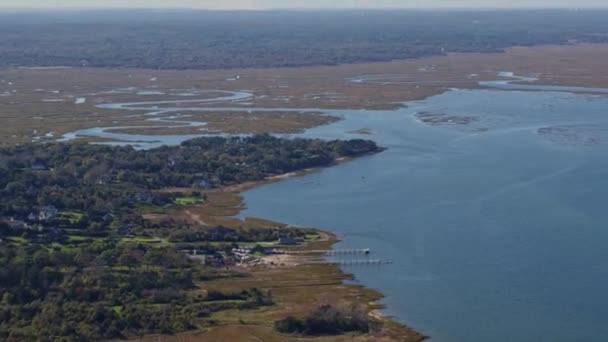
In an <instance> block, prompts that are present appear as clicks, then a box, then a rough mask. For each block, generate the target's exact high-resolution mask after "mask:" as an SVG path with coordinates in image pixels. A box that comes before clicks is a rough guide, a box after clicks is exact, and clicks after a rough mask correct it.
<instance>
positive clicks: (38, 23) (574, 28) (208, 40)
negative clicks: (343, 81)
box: [0, 10, 608, 69]
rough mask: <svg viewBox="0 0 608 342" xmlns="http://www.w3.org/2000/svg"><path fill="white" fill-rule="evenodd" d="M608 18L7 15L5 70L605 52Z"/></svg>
mask: <svg viewBox="0 0 608 342" xmlns="http://www.w3.org/2000/svg"><path fill="white" fill-rule="evenodd" d="M606 17H608V11H606V10H580V11H571V10H543V11H541V10H532V11H523V10H518V11H355V10H353V11H340V12H332V11H324V12H307V11H274V12H207V11H188V12H184V11H163V12H162V13H161V12H157V11H123V12H112V11H106V12H76V13H74V12H50V13H44V12H37V13H19V12H15V13H4V14H0V66H4V67H7V66H91V67H133V68H153V69H215V68H245V67H264V68H269V67H288V66H306V65H335V64H343V63H354V62H375V61H389V60H393V59H405V58H419V57H425V56H430V55H441V54H445V53H449V52H496V51H501V50H503V49H504V48H506V47H511V46H531V45H539V44H563V43H567V42H569V41H572V40H576V41H583V42H606V41H607V40H608V36H607V35H606V34H607V33H608V21H607V20H606V19H605V18H606Z"/></svg>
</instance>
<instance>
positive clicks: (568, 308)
mask: <svg viewBox="0 0 608 342" xmlns="http://www.w3.org/2000/svg"><path fill="white" fill-rule="evenodd" d="M407 105H408V107H407V108H403V109H400V110H397V111H374V112H366V111H347V110H346V111H340V112H339V113H341V114H342V115H343V117H344V120H342V121H340V122H338V123H335V124H332V125H328V126H323V127H319V128H316V129H313V130H311V131H309V132H307V133H306V134H305V136H309V137H322V138H355V137H357V138H360V137H361V135H356V134H353V133H349V132H352V131H354V130H358V129H361V128H368V129H370V130H372V131H373V135H371V136H369V138H370V139H373V140H375V141H377V142H378V143H379V144H381V145H383V146H385V147H388V150H387V151H385V152H383V153H381V154H377V155H374V156H369V157H364V158H361V159H358V160H355V161H352V162H349V163H346V164H342V165H338V166H335V167H331V168H327V169H322V170H319V171H318V172H315V173H312V174H309V175H307V176H305V177H299V178H291V179H288V180H285V181H282V182H279V183H274V184H270V185H266V186H263V187H259V188H255V189H253V190H250V191H248V192H246V193H245V194H244V196H245V200H246V204H247V206H248V209H247V210H246V211H245V212H244V213H243V214H242V215H243V216H256V217H264V218H269V219H274V220H278V221H282V222H287V223H290V224H294V225H300V226H312V227H319V228H323V229H327V230H330V231H333V232H336V233H337V234H338V235H339V236H340V237H341V238H342V239H343V241H342V242H341V243H340V244H339V245H338V248H349V247H352V248H364V247H365V248H367V247H369V248H371V249H372V250H373V252H374V255H373V257H374V258H379V259H383V260H391V261H393V262H394V263H393V264H390V265H382V266H376V267H351V268H346V270H347V271H348V272H353V273H354V274H355V276H356V279H357V281H358V282H360V283H362V284H364V285H366V286H369V287H372V288H375V289H378V290H380V291H381V292H382V293H383V294H385V295H386V296H387V297H386V298H385V299H384V300H383V302H384V303H385V304H386V305H387V309H386V313H388V314H390V315H394V316H395V317H396V318H397V319H398V320H400V321H401V322H403V323H406V324H408V325H410V326H412V327H413V328H415V329H418V330H420V331H421V332H423V333H425V334H428V335H430V336H431V337H432V340H433V341H440V342H444V341H497V342H500V341H582V340H584V341H604V340H606V336H608V325H606V324H604V320H605V317H607V316H608V296H607V295H606V294H605V289H606V288H607V286H608V248H607V244H608V227H606V222H608V210H606V209H605V208H606V203H607V202H608V201H607V200H608V158H606V156H607V153H606V152H608V125H607V124H608V116H607V115H608V97H601V96H593V95H574V94H568V93H559V92H525V91H503V90H455V91H450V92H447V93H445V94H442V95H438V96H434V97H431V98H429V99H427V100H424V101H419V102H414V103H408V104H407ZM420 112H427V113H433V114H444V115H446V116H467V117H472V118H474V119H475V120H473V122H472V123H471V124H469V125H456V124H453V125H451V124H450V125H436V126H432V125H427V124H424V123H421V122H419V121H417V120H416V117H415V114H416V113H420Z"/></svg>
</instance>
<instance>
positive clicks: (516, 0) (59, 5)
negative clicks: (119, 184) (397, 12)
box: [0, 0, 608, 10]
mask: <svg viewBox="0 0 608 342" xmlns="http://www.w3.org/2000/svg"><path fill="white" fill-rule="evenodd" d="M599 7H608V3H606V1H605V0H579V1H574V0H555V1H547V0H511V1H509V2H508V3H507V2H506V1H504V0H427V1H424V2H421V1H411V0H376V1H373V0H335V1H332V2H331V3H328V1H326V0H307V1H303V0H292V1H280V0H226V1H223V2H222V3H220V4H218V2H217V1H216V0H198V1H197V0H174V1H168V0H148V1H142V0H132V1H124V0H122V1H121V0H106V1H103V3H100V2H97V1H90V0H55V1H53V0H22V1H20V3H19V4H18V5H15V1H14V0H0V8H1V9H70V8H74V9H82V8H85V9H106V8H114V9H129V8H133V9H136V8H139V9H142V8H175V9H179V8H195V9H210V10H239V9H240V10H270V9H356V8H366V9H389V8H403V9H442V8H443V9H446V8H500V9H517V8H599Z"/></svg>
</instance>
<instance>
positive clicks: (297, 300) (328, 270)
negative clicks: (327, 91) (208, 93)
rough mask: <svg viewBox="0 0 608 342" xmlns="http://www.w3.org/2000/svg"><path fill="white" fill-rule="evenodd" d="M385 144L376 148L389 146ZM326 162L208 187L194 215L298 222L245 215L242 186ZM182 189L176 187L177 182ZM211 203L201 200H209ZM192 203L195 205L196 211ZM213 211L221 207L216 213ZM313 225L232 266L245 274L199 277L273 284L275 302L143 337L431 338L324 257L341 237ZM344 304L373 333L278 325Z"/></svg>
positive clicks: (200, 340) (328, 341)
mask: <svg viewBox="0 0 608 342" xmlns="http://www.w3.org/2000/svg"><path fill="white" fill-rule="evenodd" d="M382 151H384V149H380V150H379V151H377V152H376V153H379V152H382ZM368 155H371V153H370V154H365V155H362V156H358V157H356V158H340V159H338V160H336V162H335V163H334V164H332V165H329V166H326V167H332V166H335V165H338V164H342V163H347V162H349V161H351V160H354V159H358V158H361V157H365V156H368ZM319 169H320V168H310V169H305V170H301V171H297V172H289V173H285V174H280V175H275V176H272V177H268V178H266V179H265V180H261V181H256V182H247V183H243V184H238V185H232V186H227V187H223V188H218V189H213V190H208V191H207V195H208V197H209V198H210V202H216V203H215V204H216V205H217V207H214V204H209V203H208V204H206V205H209V206H210V207H208V208H207V209H205V210H206V211H205V210H203V211H200V212H198V213H197V212H194V211H195V209H193V208H186V209H185V211H188V212H189V214H190V215H192V216H196V217H197V219H201V217H202V221H204V222H206V223H210V224H218V223H219V224H226V225H231V226H234V227H240V228H241V229H248V228H251V227H280V228H281V229H295V228H296V227H291V226H289V224H288V223H284V222H282V223H279V222H274V221H270V220H267V219H264V218H258V217H246V218H245V217H239V216H238V215H239V214H240V212H241V211H242V209H244V208H245V205H246V203H244V199H243V196H242V193H243V192H245V191H247V190H250V189H252V188H255V187H258V186H263V185H267V184H270V183H274V182H279V181H281V180H284V179H288V178H291V177H299V176H304V175H306V174H309V173H311V172H315V171H317V170H319ZM173 190H175V189H173ZM203 206H205V205H202V206H201V207H203ZM190 211H193V212H190ZM214 213H217V216H215V214H214ZM199 214H200V216H199ZM312 229H314V232H315V233H316V234H317V235H318V238H315V239H311V240H308V239H307V240H306V241H305V242H304V243H302V244H299V245H296V246H285V250H287V251H289V252H292V253H288V254H280V255H276V257H277V258H275V259H272V257H275V255H271V256H270V258H269V259H268V260H266V261H262V262H260V263H256V264H254V265H236V266H231V267H230V269H232V270H233V271H236V272H237V273H240V274H244V275H246V276H244V277H239V278H232V279H221V280H218V281H212V282H205V283H202V284H200V287H201V288H204V289H205V290H223V291H234V292H238V291H241V290H243V289H247V288H259V289H261V290H265V291H271V292H272V294H273V300H274V301H275V304H274V305H273V306H272V307H269V308H265V309H262V310H256V311H253V312H249V311H241V310H234V311H227V312H220V313H217V314H214V315H212V316H211V317H209V320H208V322H212V324H210V325H207V324H205V327H204V328H202V329H199V330H194V331H190V332H185V333H182V334H177V335H175V336H160V335H154V336H146V337H144V338H142V339H140V341H144V342H152V341H154V342H156V341H159V340H160V341H166V342H178V341H179V342H182V341H187V342H212V341H218V340H222V339H223V338H225V337H226V336H229V337H230V341H234V342H239V341H250V340H251V337H252V336H255V337H257V338H259V339H260V340H264V341H319V342H346V341H360V342H371V341H374V342H375V341H380V342H395V341H400V342H421V341H424V340H426V339H427V336H425V335H424V334H422V333H420V332H418V331H416V330H414V329H412V328H410V327H408V326H407V325H406V324H404V323H401V322H398V321H397V320H395V319H394V318H393V317H391V316H388V315H385V314H383V313H382V310H383V309H384V308H385V307H386V306H385V305H384V304H382V303H380V302H379V301H380V300H381V299H383V298H384V295H383V294H382V293H381V292H379V291H378V290H376V289H372V288H368V287H365V286H363V285H359V284H353V283H349V281H352V280H354V275H353V274H350V273H348V272H346V271H345V270H344V269H342V268H341V267H340V266H339V265H337V264H331V263H324V262H319V261H322V260H323V259H324V254H325V253H324V252H321V251H329V250H331V249H332V248H333V246H334V245H335V244H336V243H338V242H339V241H340V240H339V238H338V236H337V235H336V234H334V233H333V232H331V231H326V230H321V229H317V228H312ZM326 304H329V305H334V306H338V307H353V306H354V307H358V308H360V309H362V310H364V312H366V313H367V315H368V318H369V320H370V326H371V327H372V329H371V330H370V332H369V333H346V334H342V335H335V336H312V337H311V336H300V335H284V334H281V333H279V332H277V331H276V330H274V328H273V323H274V322H275V321H277V320H280V319H283V318H285V317H287V316H296V317H301V316H305V315H307V314H309V313H310V312H311V311H312V310H314V309H315V308H317V307H319V306H322V305H326Z"/></svg>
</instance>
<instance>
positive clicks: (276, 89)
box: [0, 44, 608, 144]
mask: <svg viewBox="0 0 608 342" xmlns="http://www.w3.org/2000/svg"><path fill="white" fill-rule="evenodd" d="M607 55H608V45H590V44H580V45H565V46H543V47H532V48H527V47H526V48H523V47H520V48H512V49H509V50H508V51H507V52H506V53H496V54H464V53H459V54H451V55H449V56H438V57H430V58H422V59H411V60H402V61H393V62H384V63H367V64H351V65H341V66H321V67H305V68H282V69H246V70H210V71H200V70H194V71H193V70H187V71H175V70H139V69H138V70H133V69H53V70H32V69H4V70H0V80H4V81H5V82H4V83H0V94H3V93H5V92H9V93H10V94H11V95H10V96H0V118H1V119H2V122H3V123H4V125H2V127H0V143H4V144H13V143H19V142H26V141H31V139H32V136H33V131H34V130H38V132H39V134H40V133H42V134H46V133H47V132H49V131H53V132H55V133H56V134H55V135H60V134H63V133H65V132H68V131H73V130H75V129H78V128H84V127H95V126H100V125H103V126H117V125H126V124H129V125H130V124H141V122H142V118H132V117H127V116H129V115H131V114H133V113H132V112H130V113H123V112H112V111H104V110H100V109H97V108H96V107H95V104H97V103H102V102H109V101H113V102H116V101H146V100H156V99H165V98H174V96H173V97H172V96H156V95H155V96H137V95H133V94H128V95H125V94H112V95H108V94H100V95H90V94H92V93H99V92H101V91H108V90H111V89H116V88H124V87H130V86H134V87H138V88H142V89H144V88H145V89H149V90H160V91H168V90H171V89H183V90H189V89H195V90H196V89H202V90H213V89H225V90H234V89H249V90H250V91H251V92H253V93H254V94H255V95H256V96H255V98H254V99H252V100H251V101H248V102H250V103H251V106H253V107H274V108H282V107H290V108H294V107H296V108H336V109H344V108H369V109H373V108H391V107H394V106H395V102H402V101H408V100H417V99H422V98H425V97H428V96H430V95H433V94H438V93H441V92H443V91H445V90H446V89H448V88H450V87H463V88H473V87H476V86H477V82H478V81H480V80H491V79H495V78H496V74H497V72H499V71H514V72H516V73H518V74H532V73H541V74H542V75H541V79H540V81H539V82H540V83H547V84H556V85H575V86H576V85H585V86H597V87H608V74H606V73H605V72H604V71H605V70H606V69H607V67H608V58H605V56H607ZM236 74H238V75H240V76H241V77H240V79H239V80H237V81H227V80H226V79H227V78H230V77H232V76H234V75H236ZM378 74H390V75H398V77H399V78H398V82H394V81H395V80H392V81H391V79H387V80H385V81H387V82H385V83H382V82H381V83H380V84H367V83H353V82H350V81H349V79H350V78H352V77H356V76H360V75H378ZM472 74H477V75H478V76H476V77H472V76H471V75H472ZM152 77H156V78H157V79H158V80H157V81H155V82H152V81H150V79H151V78H152ZM8 82H11V83H13V85H9V84H8ZM37 89H44V91H41V90H37ZM13 91H15V93H13ZM51 91H59V92H60V93H59V94H54V93H52V92H51ZM208 96H211V94H204V95H202V96H200V97H208ZM78 97H86V98H87V102H86V103H85V104H75V103H74V99H75V98H78ZM44 99H47V100H48V99H61V100H64V101H65V102H43V100H44ZM186 99H187V98H186ZM225 105H227V106H234V104H225ZM233 114H234V113H232V114H229V115H218V116H216V117H215V118H213V115H212V114H209V113H206V114H205V115H206V116H208V118H209V119H210V120H212V119H213V120H215V122H216V123H215V124H216V125H217V126H216V128H217V129H221V130H227V131H231V132H236V131H238V132H245V131H248V132H255V131H260V130H261V129H263V127H265V126H264V124H257V123H254V120H250V119H249V118H244V116H247V113H246V109H245V110H244V112H243V113H241V114H240V116H239V115H233ZM197 115H198V114H197ZM200 115H202V114H200ZM297 116H298V115H297V114H295V116H288V117H286V116H284V117H283V118H282V119H275V120H274V121H273V120H270V121H268V125H269V126H267V127H271V128H270V130H277V131H279V130H289V129H294V130H300V129H304V128H307V127H309V126H310V125H316V124H319V122H315V121H314V120H313V122H310V121H308V119H307V120H302V119H295V118H296V117H297ZM224 119H225V120H228V121H226V122H224V123H221V124H220V121H221V120H224ZM266 119H269V117H266ZM213 120H212V121H213ZM261 121H262V122H264V121H265V120H261ZM273 122H274V123H273ZM275 124H276V125H275ZM261 127H262V128H261Z"/></svg>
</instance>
